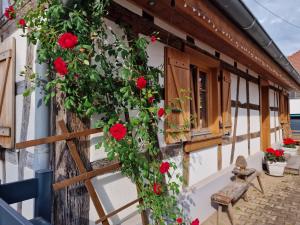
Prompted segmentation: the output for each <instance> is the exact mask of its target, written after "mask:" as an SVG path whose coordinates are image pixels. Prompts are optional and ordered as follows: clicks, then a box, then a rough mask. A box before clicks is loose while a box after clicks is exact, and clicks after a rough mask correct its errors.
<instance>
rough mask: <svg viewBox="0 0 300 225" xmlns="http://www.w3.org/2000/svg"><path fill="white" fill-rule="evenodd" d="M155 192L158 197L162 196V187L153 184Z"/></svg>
mask: <svg viewBox="0 0 300 225" xmlns="http://www.w3.org/2000/svg"><path fill="white" fill-rule="evenodd" d="M153 192H154V193H155V194H157V195H160V194H161V185H160V184H158V183H154V184H153Z"/></svg>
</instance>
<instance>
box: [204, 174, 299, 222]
mask: <svg viewBox="0 0 300 225" xmlns="http://www.w3.org/2000/svg"><path fill="white" fill-rule="evenodd" d="M262 181H263V185H264V189H265V195H262V194H261V192H259V189H257V188H256V187H259V186H258V184H257V183H256V182H254V187H251V188H250V189H249V192H248V198H249V201H248V202H245V201H244V200H243V199H240V200H239V201H238V202H237V203H236V204H234V206H233V207H234V219H235V225H300V176H293V175H285V176H284V177H280V178H278V177H270V176H267V175H264V176H263V177H262ZM216 218H217V216H216V213H215V214H214V215H213V216H211V217H210V218H209V219H208V220H207V221H205V222H204V223H203V224H202V225H216V224H217V219H216ZM221 225H230V222H229V219H228V216H227V214H226V213H225V212H223V213H222V222H221Z"/></svg>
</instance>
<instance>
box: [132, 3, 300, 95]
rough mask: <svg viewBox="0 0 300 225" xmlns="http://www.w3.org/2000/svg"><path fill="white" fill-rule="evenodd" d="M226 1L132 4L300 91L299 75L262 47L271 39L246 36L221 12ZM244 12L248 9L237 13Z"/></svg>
mask: <svg viewBox="0 0 300 225" xmlns="http://www.w3.org/2000/svg"><path fill="white" fill-rule="evenodd" d="M223 1H224V2H225V0H212V1H209V0H201V1H199V0H186V1H185V0H176V4H175V5H171V2H172V1H170V0H156V4H155V5H151V4H148V2H149V0H131V2H133V3H135V4H136V5H138V6H140V7H142V8H143V9H144V10H146V11H148V13H151V14H152V15H154V16H156V17H158V18H160V19H162V20H164V21H165V22H167V23H169V24H170V25H172V26H174V27H177V28H179V29H180V30H182V31H185V32H186V33H187V34H189V35H191V36H193V37H195V38H197V39H198V40H200V41H202V42H204V43H206V44H208V45H210V46H211V47H213V48H215V49H216V50H217V51H219V52H221V53H224V54H226V55H228V56H230V57H231V58H233V59H234V60H236V61H237V62H239V63H241V64H243V65H244V66H246V67H248V68H250V69H251V70H253V71H255V72H256V73H258V74H259V75H260V76H261V77H262V78H264V79H268V80H270V81H272V82H274V83H277V84H279V85H281V86H282V87H284V88H286V89H287V90H300V80H299V81H298V74H294V70H293V69H292V67H291V68H290V69H288V68H287V67H284V66H283V65H281V64H280V63H279V62H278V60H282V62H285V60H284V58H285V57H284V56H283V55H279V54H278V55H279V56H277V55H274V56H272V55H271V53H267V51H266V49H265V48H263V47H262V46H261V45H260V44H259V43H258V39H259V38H261V39H262V40H261V41H264V40H265V39H264V38H267V37H268V36H267V34H266V33H263V32H262V31H259V32H258V31H257V34H256V35H257V39H255V38H253V37H252V36H250V33H247V32H245V30H244V29H242V27H241V26H240V25H237V23H236V22H235V21H234V19H233V18H232V17H230V16H229V15H228V13H225V11H224V10H225V9H222V11H221V9H220V8H219V7H216V4H217V2H219V4H221V5H222V2H223ZM212 2H215V4H213V3H212ZM226 2H230V0H226ZM233 2H240V1H237V0H234V1H233ZM240 7H245V6H244V5H240ZM242 9H244V8H241V9H239V8H238V9H236V10H242ZM245 9H247V8H245ZM247 10H248V9H247ZM248 11H249V10H248ZM199 12H200V13H199ZM249 15H250V14H249ZM249 15H248V16H249ZM236 16H237V17H238V16H239V15H236ZM249 20H250V19H249ZM269 40H270V39H269ZM272 43H273V42H271V43H270V42H269V43H268V44H266V46H267V45H269V46H270V49H271V48H275V47H277V46H276V45H275V44H274V45H273V44H272ZM266 46H265V47H266ZM275 52H276V51H275ZM277 53H278V52H277ZM276 57H277V58H276ZM277 59H278V60H277ZM285 59H286V58H285ZM286 64H288V61H286Z"/></svg>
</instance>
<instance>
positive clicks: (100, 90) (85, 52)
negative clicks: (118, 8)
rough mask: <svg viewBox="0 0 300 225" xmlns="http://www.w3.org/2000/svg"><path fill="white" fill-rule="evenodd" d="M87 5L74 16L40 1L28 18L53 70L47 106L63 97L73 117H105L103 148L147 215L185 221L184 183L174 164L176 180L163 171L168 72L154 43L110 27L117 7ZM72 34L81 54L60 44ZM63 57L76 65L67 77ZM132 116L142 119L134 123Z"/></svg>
mask: <svg viewBox="0 0 300 225" xmlns="http://www.w3.org/2000/svg"><path fill="white" fill-rule="evenodd" d="M20 2H21V1H20V0H19V1H18V2H17V3H18V4H17V5H21V3H20ZM82 2H83V3H82V4H75V5H74V6H72V7H71V8H70V6H68V8H67V7H64V6H63V5H61V3H60V1H58V0H40V1H38V5H37V7H36V8H35V9H34V10H31V11H29V12H28V13H27V15H26V16H25V20H26V24H27V26H28V27H29V28H30V29H28V32H27V33H26V36H27V38H28V41H29V42H31V43H33V44H37V43H39V46H40V48H39V50H38V61H39V62H40V63H47V64H48V65H49V73H48V76H49V82H48V83H46V84H42V83H41V84H40V85H43V86H44V89H45V91H46V93H47V96H46V97H45V101H46V102H48V101H49V100H50V99H51V98H52V97H54V96H55V95H56V98H61V99H62V101H63V102H64V106H65V108H66V109H67V110H70V111H73V112H76V113H77V115H78V116H79V117H82V118H83V117H85V118H89V117H91V116H92V115H95V114H99V115H101V120H99V121H98V123H97V127H101V128H103V130H104V138H103V142H102V145H103V147H104V148H105V150H106V151H107V155H108V158H109V159H110V160H113V159H119V160H120V162H121V164H122V169H121V171H122V173H123V174H124V175H126V176H128V177H129V178H131V180H132V181H133V182H134V183H136V184H137V186H138V190H139V193H138V194H139V196H140V197H141V198H142V199H143V204H141V205H140V206H139V207H140V210H143V209H150V211H151V216H152V219H153V223H154V224H169V223H172V224H174V223H175V220H176V218H177V217H182V215H181V214H182V213H181V209H180V208H179V206H178V203H177V195H178V193H179V187H180V185H181V182H182V177H181V176H180V174H179V173H178V172H177V170H176V169H177V168H176V165H175V164H174V163H170V166H171V169H170V170H172V171H173V173H172V174H170V173H168V175H167V176H165V175H164V174H161V173H160V171H159V167H160V164H161V162H162V161H161V159H160V157H159V152H160V150H159V146H158V141H157V133H158V121H159V118H158V116H157V111H158V109H159V107H158V105H157V102H159V101H160V88H161V87H160V86H159V82H158V80H159V77H160V76H161V75H162V73H161V70H160V69H159V68H154V67H150V66H148V55H147V52H146V48H147V46H148V45H149V42H148V41H147V40H146V39H145V38H143V37H140V38H136V39H134V40H129V41H128V40H126V37H119V36H118V35H116V34H115V33H114V32H113V31H112V30H111V29H109V28H107V27H106V26H105V23H104V21H103V17H104V15H106V13H107V12H106V8H107V6H108V5H109V2H110V1H109V0H85V1H82ZM66 32H70V33H72V34H74V35H76V36H77V37H78V44H77V45H76V46H75V47H74V48H71V49H63V48H61V47H60V46H59V45H58V43H57V40H58V38H59V37H60V35H61V34H63V33H66ZM57 57H62V58H63V59H64V61H65V62H66V63H67V65H68V74H67V75H65V76H60V75H58V74H56V73H55V69H54V67H53V62H54V60H55V59H56V58H57ZM140 76H143V77H144V78H145V79H146V80H147V87H146V88H145V89H142V90H138V89H137V88H136V79H137V78H138V77H140ZM25 94H26V95H28V94H29V93H27V92H26V93H25ZM149 97H154V98H155V101H154V103H149V101H148V99H149ZM129 111H131V112H134V113H135V114H136V115H131V116H130V117H129V116H128V112H129ZM117 122H120V123H122V124H124V125H125V126H126V128H127V134H126V136H125V138H124V139H122V140H120V141H117V140H115V139H114V138H113V137H112V136H111V135H110V132H109V130H110V128H111V127H112V126H113V125H114V124H116V123H117ZM99 146H100V144H99ZM154 183H159V184H161V185H162V193H161V194H160V195H157V194H155V193H154V191H153V184H154Z"/></svg>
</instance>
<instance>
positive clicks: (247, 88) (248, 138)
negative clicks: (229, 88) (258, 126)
mask: <svg viewBox="0 0 300 225" xmlns="http://www.w3.org/2000/svg"><path fill="white" fill-rule="evenodd" d="M246 98H247V142H248V155H251V152H250V140H251V138H250V105H249V104H250V99H249V98H250V97H249V81H248V80H247V81H246Z"/></svg>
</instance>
